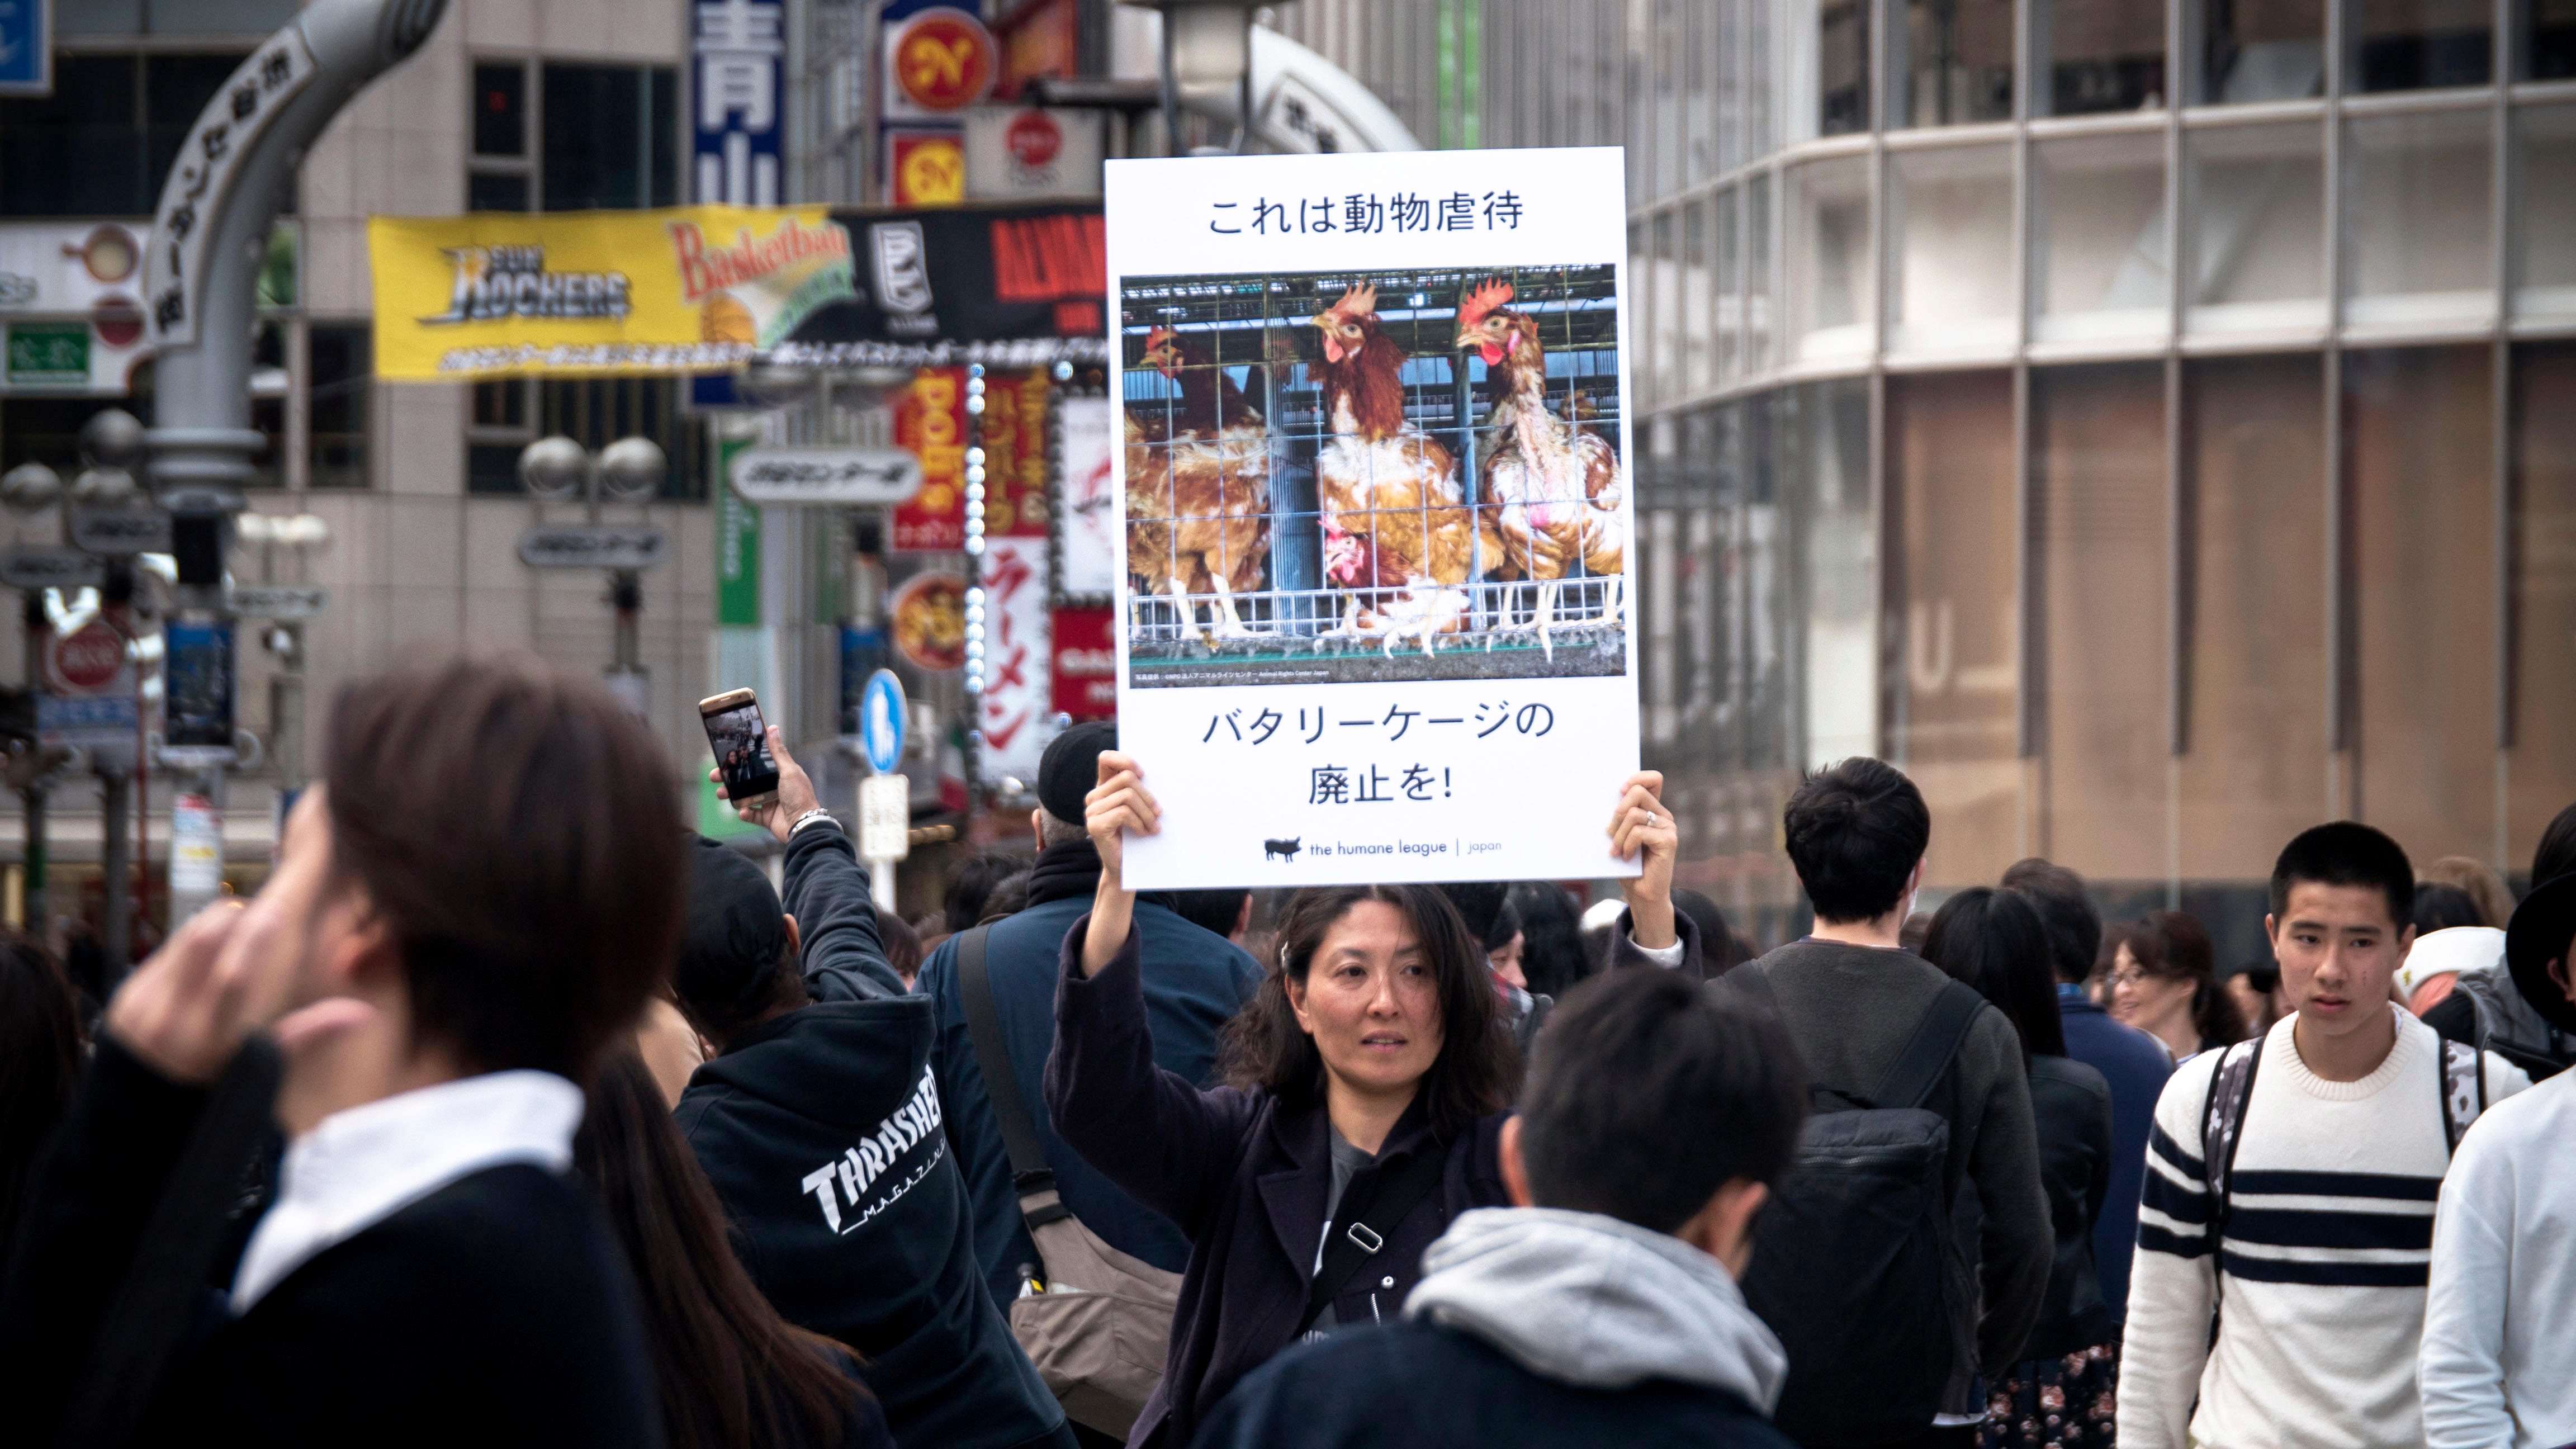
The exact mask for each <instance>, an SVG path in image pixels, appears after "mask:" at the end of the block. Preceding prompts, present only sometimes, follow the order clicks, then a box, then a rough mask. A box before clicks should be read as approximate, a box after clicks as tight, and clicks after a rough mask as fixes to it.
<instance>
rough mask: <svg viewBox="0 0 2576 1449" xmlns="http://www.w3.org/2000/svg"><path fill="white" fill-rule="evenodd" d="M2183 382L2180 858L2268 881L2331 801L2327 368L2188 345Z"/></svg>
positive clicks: (2298, 358)
mask: <svg viewBox="0 0 2576 1449" xmlns="http://www.w3.org/2000/svg"><path fill="white" fill-rule="evenodd" d="M2182 383H2183V410H2184V416H2185V418H2186V419H2187V420H2188V424H2187V426H2186V427H2185V428H2184V430H2183V437H2184V439H2185V442H2184V451H2183V506H2182V516H2183V520H2184V522H2183V529H2182V537H2183V540H2184V555H2183V563H2182V569H2181V573H2182V578H2183V581H2184V582H2183V589H2182V592H2183V599H2184V602H2185V605H2186V607H2185V609H2184V611H2183V628H2182V631H2181V635H2182V639H2183V641H2184V648H2183V669H2182V678H2183V689H2184V706H2183V720H2184V726H2185V730H2184V736H2183V754H2182V758H2181V759H2180V760H2179V761H2178V762H2177V763H2176V767H2175V769H2176V777H2177V779H2176V783H2177V786H2178V789H2179V792H2180V796H2181V799H2180V805H2179V809H2180V812H2181V840H2180V842H2179V845H2180V852H2181V854H2180V866H2181V871H2182V876H2183V878H2184V879H2185V880H2192V879H2200V880H2211V879H2216V880H2260V879H2262V878H2263V877H2265V876H2267V875H2269V874H2270V873H2271V870H2272V856H2273V854H2274V852H2276V851H2278V850H2279V849H2280V848H2281V843H2282V842H2283V841H2286V840H2288V839H2289V838H2290V837H2291V836H2293V835H2296V834H2297V833H2299V832H2300V831H2302V830H2305V829H2307V828H2308V827H2309V826H2311V825H2314V824H2316V823H2317V822H2318V821H2320V820H2326V819H2331V818H2333V817H2334V816H2335V815H2336V814H2337V813H2338V809H2337V807H2336V806H2335V805H2334V804H2332V803H2331V802H2330V801H2329V798H2328V796H2327V793H2326V782H2327V778H2328V777H2327V752H2326V539H2327V537H2328V531H2327V518H2328V513H2327V489H2326V463H2325V368H2324V364H2323V362H2322V361H2321V360H2320V359H2319V358H2318V357H2317V355H2316V354H2314V353H2289V354H2282V355H2276V356H2265V357H2220V358H2206V359H2202V358H2195V359H2193V360H2191V361H2188V362H2186V363H2184V364H2183V375H2182ZM2257 620H2259V621H2260V624H2259V627H2257V626H2255V625H2253V624H2251V623H2250V622H2249V621H2257ZM2058 758H2059V757H2058V756H2055V755H2052V757H2051V768H2052V769H2054V768H2055V767H2056V760H2057V759H2058ZM2414 848H2415V846H2414V845H2413V843H2412V842H2409V843H2408V845H2407V849H2409V850H2413V849H2414ZM2158 874H2162V872H2161V871H2159V872H2158Z"/></svg>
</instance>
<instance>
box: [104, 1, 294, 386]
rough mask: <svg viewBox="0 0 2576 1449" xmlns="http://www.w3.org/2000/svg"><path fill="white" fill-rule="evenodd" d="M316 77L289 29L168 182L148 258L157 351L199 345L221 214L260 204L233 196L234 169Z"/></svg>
mask: <svg viewBox="0 0 2576 1449" xmlns="http://www.w3.org/2000/svg"><path fill="white" fill-rule="evenodd" d="M313 74H314V71H313V53H312V52H311V51H309V50H306V49H305V48H304V31H303V29H302V28H301V27H299V26H294V25H290V26H287V27H286V28H285V29H283V30H280V31H279V32H277V33H276V34H275V35H272V36H270V37H269V38H268V39H267V40H266V41H265V42H263V43H262V44H261V46H260V48H259V49H257V50H255V51H252V52H251V54H250V58H249V59H248V60H245V61H243V62H242V63H241V65H240V66H239V67H237V68H236V69H235V70H234V71H233V73H232V77H231V78H230V79H229V80H226V81H225V82H224V87H223V89H222V90H221V91H218V92H217V93H216V95H215V98H214V100H212V101H210V102H208V103H207V106H206V109H205V110H204V111H202V112H200V113H199V114H198V116H197V123H196V125H194V126H192V127H190V128H189V130H188V139H187V140H186V141H184V142H181V143H180V146H179V154H178V156H177V158H176V159H175V160H173V161H172V162H171V163H170V173H169V176H168V178H167V179H166V180H164V181H163V182H162V183H161V205H160V208H159V210H157V211H156V212H154V213H153V218H152V240H151V242H150V244H149V245H148V246H147V247H146V248H145V250H144V256H143V295H144V297H145V299H146V304H147V305H146V308H145V310H146V312H147V313H148V314H149V316H150V319H151V326H152V341H153V344H154V345H155V346H156V347H161V348H172V347H188V346H193V345H194V344H195V343H196V340H197V311H198V307H197V299H198V297H199V295H200V293H199V291H198V288H199V287H200V286H202V285H203V282H202V279H203V277H204V275H205V255H206V247H207V246H208V244H209V243H211V241H212V240H213V238H214V234H215V230H216V223H217V221H218V216H217V209H218V208H219V207H221V206H224V205H227V204H238V205H250V204H252V203H251V202H249V201H248V200H246V199H241V198H235V197H232V196H231V195H230V194H229V191H230V187H231V184H232V174H233V171H234V170H235V169H236V168H238V167H239V166H240V165H241V158H242V157H243V156H244V155H247V154H248V153H249V151H250V149H251V143H252V142H253V141H255V140H257V139H258V138H259V133H260V132H262V131H264V130H266V129H268V125H269V123H270V122H271V121H274V120H276V119H277V114H278V112H280V111H282V110H284V109H285V108H286V103H287V102H288V101H290V100H293V99H294V98H295V95H296V93H297V92H298V91H301V90H303V89H304V87H305V86H306V85H307V84H309V83H310V82H311V81H312V79H313Z"/></svg>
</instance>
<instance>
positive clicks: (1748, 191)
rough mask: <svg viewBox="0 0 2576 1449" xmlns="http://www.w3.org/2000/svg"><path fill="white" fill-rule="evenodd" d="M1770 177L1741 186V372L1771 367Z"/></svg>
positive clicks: (1767, 175)
mask: <svg viewBox="0 0 2576 1449" xmlns="http://www.w3.org/2000/svg"><path fill="white" fill-rule="evenodd" d="M1771 356H1772V354H1771V177H1770V175H1769V174H1768V173H1764V174H1762V175H1758V176H1755V177H1754V178H1753V179H1752V180H1750V181H1747V182H1745V183H1744V369H1745V371H1747V372H1760V371H1762V370H1763V369H1765V368H1768V367H1769V366H1771Z"/></svg>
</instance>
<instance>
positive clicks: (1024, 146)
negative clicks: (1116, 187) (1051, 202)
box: [966, 106, 1109, 200]
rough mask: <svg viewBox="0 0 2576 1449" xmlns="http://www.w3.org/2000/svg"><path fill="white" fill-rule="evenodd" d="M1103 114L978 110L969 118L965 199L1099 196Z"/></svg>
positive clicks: (1105, 135) (1105, 129) (1105, 127)
mask: <svg viewBox="0 0 2576 1449" xmlns="http://www.w3.org/2000/svg"><path fill="white" fill-rule="evenodd" d="M1108 146H1109V115H1108V113H1107V112H1105V111H1075V110H1041V109H1039V108H1037V107H1034V106H978V107H976V108H975V109H974V110H971V111H968V112H967V113H966V194H967V195H968V196H971V197H974V198H977V199H978V200H981V199H984V198H988V197H989V198H995V199H1004V198H1009V197H1014V196H1098V195H1099V194H1100V161H1101V157H1102V156H1104V155H1106V154H1107V151H1108Z"/></svg>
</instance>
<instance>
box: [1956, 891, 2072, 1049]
mask: <svg viewBox="0 0 2576 1449" xmlns="http://www.w3.org/2000/svg"><path fill="white" fill-rule="evenodd" d="M1923 959H1924V960H1926V961H1929V962H1931V963H1932V964H1933V965H1935V966H1938V967H1940V968H1941V969H1942V970H1943V971H1945V972H1948V973H1949V974H1950V975H1951V976H1952V977H1953V978H1955V979H1957V980H1960V981H1964V982H1966V983H1968V984H1969V985H1970V986H1973V987H1975V988H1976V991H1977V994H1978V995H1979V996H1982V997H1984V998H1985V999H1986V1000H1988V1001H1991V1002H1993V1003H1994V1004H1995V1005H1996V1006H1997V1007H1998V1008H2000V1009H2001V1010H2002V1011H2003V1014H2004V1015H2005V1016H2007V1017H2009V1018H2011V1020H2012V1024H2013V1028H2014V1030H2016V1031H2018V1032H2019V1033H2020V1034H2021V1054H2022V1068H2023V1071H2024V1073H2025V1074H2027V1073H2028V1070H2029V1067H2030V1059H2031V1058H2032V1057H2062V1056H2064V1055H2066V1028H2065V1026H2064V1025H2063V1024H2062V1023H2061V1022H2060V1020H2059V1018H2058V1015H2057V972H2056V970H2055V968H2054V963H2053V958H2052V957H2051V955H2050V953H2049V944H2048V927H2047V926H2046V925H2045V924H2044V923H2042V922H2041V920H2040V919H2039V912H2038V910H2036V909H2035V908H2033V907H2032V905H2031V903H2030V902H2029V901H2028V900H2027V899H2025V898H2023V897H2022V895H2021V894H2020V893H2019V892H2017V891H1999V890H1995V889H1992V888H1990V887H1987V886H1977V887H1975V888H1973V889H1970V890H1964V891H1961V892H1959V893H1958V894H1957V895H1955V896H1952V897H1950V899H1948V900H1946V901H1944V902H1942V903H1941V909H1940V910H1939V911H1937V912H1935V913H1933V916H1932V928H1931V930H1930V931H1929V932H1928V933H1927V934H1926V935H1925V936H1924V938H1923Z"/></svg>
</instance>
